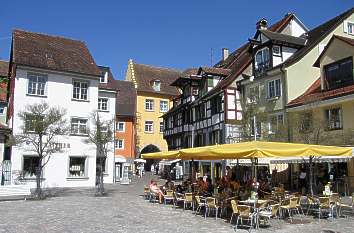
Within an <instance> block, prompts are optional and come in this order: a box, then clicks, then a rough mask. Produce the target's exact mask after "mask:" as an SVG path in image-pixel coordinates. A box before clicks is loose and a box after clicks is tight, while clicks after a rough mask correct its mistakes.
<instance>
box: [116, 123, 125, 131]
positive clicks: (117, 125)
mask: <svg viewBox="0 0 354 233" xmlns="http://www.w3.org/2000/svg"><path fill="white" fill-rule="evenodd" d="M119 124H123V129H121V130H120V129H119ZM116 131H117V132H125V122H123V121H118V122H117V123H116Z"/></svg>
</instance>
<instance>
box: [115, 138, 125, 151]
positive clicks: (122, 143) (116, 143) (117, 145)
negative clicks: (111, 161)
mask: <svg viewBox="0 0 354 233" xmlns="http://www.w3.org/2000/svg"><path fill="white" fill-rule="evenodd" d="M120 142H121V145H119V143H120ZM115 147H116V149H117V150H124V139H116V140H115Z"/></svg>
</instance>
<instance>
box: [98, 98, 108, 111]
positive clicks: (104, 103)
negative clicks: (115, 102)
mask: <svg viewBox="0 0 354 233" xmlns="http://www.w3.org/2000/svg"><path fill="white" fill-rule="evenodd" d="M98 110H101V111H108V98H98Z"/></svg>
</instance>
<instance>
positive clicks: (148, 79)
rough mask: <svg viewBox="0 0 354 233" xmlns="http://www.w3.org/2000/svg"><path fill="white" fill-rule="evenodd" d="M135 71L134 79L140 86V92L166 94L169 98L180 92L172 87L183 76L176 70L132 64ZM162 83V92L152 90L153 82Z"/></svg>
mask: <svg viewBox="0 0 354 233" xmlns="http://www.w3.org/2000/svg"><path fill="white" fill-rule="evenodd" d="M132 64H133V70H134V79H135V81H136V83H137V86H138V89H137V90H138V91H142V92H150V93H157V94H164V95H169V96H177V95H179V92H178V90H177V88H176V87H173V86H170V85H171V83H173V82H174V81H175V80H176V79H177V78H179V77H180V76H181V72H180V71H178V70H174V69H169V68H162V67H155V66H149V65H143V64H138V63H132ZM155 80H159V81H160V82H161V87H160V91H155V90H154V89H153V88H152V84H153V81H155Z"/></svg>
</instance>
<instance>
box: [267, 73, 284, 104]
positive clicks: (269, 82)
mask: <svg viewBox="0 0 354 233" xmlns="http://www.w3.org/2000/svg"><path fill="white" fill-rule="evenodd" d="M277 81H279V90H277ZM271 84H273V87H274V95H271V92H272V91H271ZM281 94H282V87H281V80H280V78H278V79H273V80H270V81H268V82H267V97H268V99H274V98H279V97H280V96H281Z"/></svg>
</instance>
